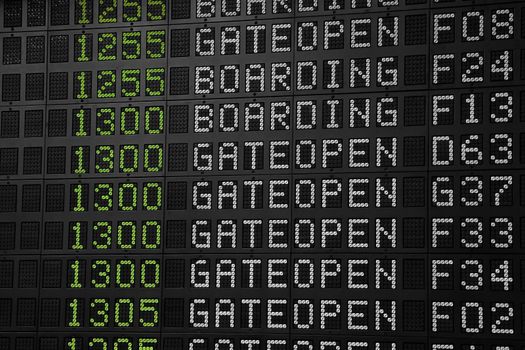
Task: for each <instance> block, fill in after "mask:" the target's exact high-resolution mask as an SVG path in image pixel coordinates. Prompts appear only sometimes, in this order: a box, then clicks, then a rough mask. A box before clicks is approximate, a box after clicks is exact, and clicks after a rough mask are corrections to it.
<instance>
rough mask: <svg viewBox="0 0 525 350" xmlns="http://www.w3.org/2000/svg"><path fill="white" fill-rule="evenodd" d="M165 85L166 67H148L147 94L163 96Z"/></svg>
mask: <svg viewBox="0 0 525 350" xmlns="http://www.w3.org/2000/svg"><path fill="white" fill-rule="evenodd" d="M164 86H165V81H164V68H147V69H146V96H163V95H164Z"/></svg>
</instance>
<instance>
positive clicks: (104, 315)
mask: <svg viewBox="0 0 525 350" xmlns="http://www.w3.org/2000/svg"><path fill="white" fill-rule="evenodd" d="M89 306H90V311H91V312H90V318H89V324H90V326H91V327H107V326H108V324H109V300H108V299H106V298H96V299H91V302H90V303H89ZM95 339H100V342H103V341H105V340H104V339H103V338H93V342H94V341H95ZM100 342H99V343H100Z"/></svg>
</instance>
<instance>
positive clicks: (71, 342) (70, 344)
mask: <svg viewBox="0 0 525 350" xmlns="http://www.w3.org/2000/svg"><path fill="white" fill-rule="evenodd" d="M68 327H73V326H69V325H68ZM76 327H78V326H76ZM66 346H67V348H66V350H81V349H82V338H67V340H66Z"/></svg>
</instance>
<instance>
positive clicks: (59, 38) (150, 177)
mask: <svg viewBox="0 0 525 350" xmlns="http://www.w3.org/2000/svg"><path fill="white" fill-rule="evenodd" d="M50 6H51V8H50V18H51V19H50V26H49V31H48V45H49V52H48V56H47V59H48V62H47V66H48V79H49V83H48V98H47V107H48V108H47V114H46V116H45V118H46V123H47V126H48V132H47V135H46V145H45V146H46V149H45V157H46V169H45V184H44V204H43V222H42V226H43V244H42V259H41V260H42V268H43V269H44V270H45V271H44V275H43V281H42V289H41V291H40V299H41V302H43V301H44V300H45V301H46V302H47V303H51V304H52V305H55V307H53V308H52V311H53V312H56V314H57V317H56V318H55V319H53V321H54V322H53V323H51V322H50V323H46V324H40V327H39V332H40V335H41V336H42V335H43V334H45V336H49V335H50V334H53V332H56V334H57V335H56V337H57V339H58V342H59V343H60V344H62V345H60V346H62V348H64V349H68V350H79V349H90V350H103V349H148V350H150V349H151V350H153V349H157V348H159V342H160V341H159V338H160V334H159V333H160V328H159V327H160V305H161V301H160V300H161V273H162V272H161V259H160V257H161V254H162V244H163V242H162V241H163V240H162V232H163V210H164V208H163V202H164V198H163V197H164V187H165V186H164V153H165V152H164V148H165V147H164V141H165V133H164V129H165V111H166V106H165V105H166V103H165V78H164V75H165V68H166V30H167V17H166V12H167V9H166V4H165V2H163V1H127V0H126V1H124V0H120V1H92V2H89V1H86V2H84V1H69V2H64V3H63V8H62V9H57V8H55V6H54V5H51V4H50ZM66 9H67V11H66Z"/></svg>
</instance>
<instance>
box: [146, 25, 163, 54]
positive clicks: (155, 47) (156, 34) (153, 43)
mask: <svg viewBox="0 0 525 350" xmlns="http://www.w3.org/2000/svg"><path fill="white" fill-rule="evenodd" d="M165 55H166V31H164V30H149V31H147V32H146V58H164V57H165Z"/></svg>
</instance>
